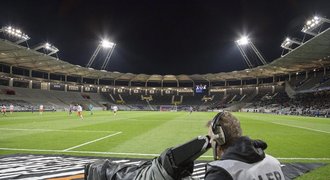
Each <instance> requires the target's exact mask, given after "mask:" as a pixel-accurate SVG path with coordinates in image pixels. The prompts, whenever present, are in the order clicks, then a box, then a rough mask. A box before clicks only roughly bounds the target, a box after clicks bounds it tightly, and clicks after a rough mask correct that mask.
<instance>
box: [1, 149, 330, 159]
mask: <svg viewBox="0 0 330 180" xmlns="http://www.w3.org/2000/svg"><path fill="white" fill-rule="evenodd" d="M0 150H3V151H30V152H50V153H64V152H65V153H79V154H106V155H127V156H149V157H155V156H159V155H160V154H146V153H125V152H102V151H74V150H68V151H63V150H54V149H20V148H0ZM201 157H204V158H213V156H201ZM276 159H279V160H313V161H320V160H323V161H329V160H330V157H329V158H328V157H326V158H311V157H307V158H303V157H291V158H290V157H277V158H276Z"/></svg>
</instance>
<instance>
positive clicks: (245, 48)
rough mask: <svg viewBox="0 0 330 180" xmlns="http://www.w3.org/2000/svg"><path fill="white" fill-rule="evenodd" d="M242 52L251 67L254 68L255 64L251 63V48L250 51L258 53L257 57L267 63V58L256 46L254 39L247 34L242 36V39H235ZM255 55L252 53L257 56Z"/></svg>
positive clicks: (253, 56)
mask: <svg viewBox="0 0 330 180" xmlns="http://www.w3.org/2000/svg"><path fill="white" fill-rule="evenodd" d="M235 43H236V45H237V47H238V49H239V51H240V53H241V54H242V56H243V58H244V60H245V62H246V64H247V65H248V66H249V68H253V64H252V63H251V60H250V58H249V54H248V52H249V49H250V51H251V50H252V52H253V53H254V54H255V55H257V59H258V60H259V61H260V62H261V63H262V64H263V65H265V64H267V62H266V60H265V59H264V57H263V56H262V55H261V54H260V52H259V51H258V49H257V48H256V47H255V46H254V44H253V43H252V41H251V40H250V39H249V38H248V37H247V36H242V37H241V38H240V39H238V40H237V41H235ZM255 55H251V57H252V58H255Z"/></svg>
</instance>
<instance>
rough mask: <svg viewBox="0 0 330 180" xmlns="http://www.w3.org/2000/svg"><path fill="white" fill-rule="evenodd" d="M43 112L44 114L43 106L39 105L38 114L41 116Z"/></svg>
mask: <svg viewBox="0 0 330 180" xmlns="http://www.w3.org/2000/svg"><path fill="white" fill-rule="evenodd" d="M43 112H44V105H42V104H40V106H39V114H40V115H42V113H43Z"/></svg>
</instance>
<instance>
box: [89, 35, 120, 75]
mask: <svg viewBox="0 0 330 180" xmlns="http://www.w3.org/2000/svg"><path fill="white" fill-rule="evenodd" d="M115 47H116V44H115V43H113V42H110V41H108V40H106V39H103V40H102V41H101V42H100V44H99V45H98V46H97V48H96V49H95V51H94V53H93V55H92V57H91V58H90V59H89V61H88V63H87V65H86V67H87V68H89V67H91V66H92V64H93V62H94V60H95V58H96V56H97V55H98V54H99V51H100V49H101V48H105V49H109V50H107V51H108V53H107V55H106V57H105V60H104V62H103V65H102V67H101V70H105V68H106V66H107V65H108V62H109V60H110V57H111V55H112V53H113V51H114V49H115Z"/></svg>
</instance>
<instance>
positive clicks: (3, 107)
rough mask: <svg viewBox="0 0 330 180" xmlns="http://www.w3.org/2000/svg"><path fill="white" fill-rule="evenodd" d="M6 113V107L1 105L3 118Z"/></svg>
mask: <svg viewBox="0 0 330 180" xmlns="http://www.w3.org/2000/svg"><path fill="white" fill-rule="evenodd" d="M6 111H7V107H6V105H4V104H3V105H2V106H1V113H2V115H3V116H5V115H6Z"/></svg>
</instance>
